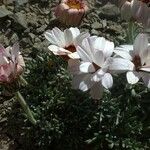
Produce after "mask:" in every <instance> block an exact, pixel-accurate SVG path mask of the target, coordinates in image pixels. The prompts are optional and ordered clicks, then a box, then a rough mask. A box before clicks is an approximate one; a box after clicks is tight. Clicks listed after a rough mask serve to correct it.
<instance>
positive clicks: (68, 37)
mask: <svg viewBox="0 0 150 150" xmlns="http://www.w3.org/2000/svg"><path fill="white" fill-rule="evenodd" d="M64 37H65V43H66V45H65V46H66V47H68V46H69V45H72V44H73V35H72V32H71V30H69V29H66V30H65V31H64Z"/></svg>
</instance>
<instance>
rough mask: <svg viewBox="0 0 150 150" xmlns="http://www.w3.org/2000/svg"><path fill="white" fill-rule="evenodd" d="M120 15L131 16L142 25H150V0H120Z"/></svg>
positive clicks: (125, 17) (129, 17) (128, 17)
mask: <svg viewBox="0 0 150 150" xmlns="http://www.w3.org/2000/svg"><path fill="white" fill-rule="evenodd" d="M120 4H121V5H120V8H121V15H122V17H123V18H124V19H126V20H129V19H131V18H133V19H134V20H136V21H137V22H140V23H142V24H143V26H144V27H147V28H149V27H150V7H149V6H150V1H149V0H121V2H120Z"/></svg>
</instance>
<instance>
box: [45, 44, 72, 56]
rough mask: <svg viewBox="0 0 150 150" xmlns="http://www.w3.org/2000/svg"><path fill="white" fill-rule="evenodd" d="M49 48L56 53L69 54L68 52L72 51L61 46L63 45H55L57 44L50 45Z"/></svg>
mask: <svg viewBox="0 0 150 150" xmlns="http://www.w3.org/2000/svg"><path fill="white" fill-rule="evenodd" d="M48 49H49V50H50V51H52V52H53V53H54V54H55V55H68V54H71V52H70V51H68V50H66V49H64V48H61V47H58V46H55V45H50V46H49V47H48Z"/></svg>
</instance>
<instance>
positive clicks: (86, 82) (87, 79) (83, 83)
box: [72, 74, 94, 92]
mask: <svg viewBox="0 0 150 150" xmlns="http://www.w3.org/2000/svg"><path fill="white" fill-rule="evenodd" d="M93 84H94V82H92V81H91V75H90V74H81V75H76V76H74V77H73V80H72V88H73V89H80V90H82V91H84V92H85V91H87V90H88V89H90V88H91V87H92V86H93Z"/></svg>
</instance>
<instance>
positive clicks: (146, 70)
mask: <svg viewBox="0 0 150 150" xmlns="http://www.w3.org/2000/svg"><path fill="white" fill-rule="evenodd" d="M139 70H141V71H144V72H149V73H150V66H147V67H146V66H144V67H142V68H140V69H139Z"/></svg>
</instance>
